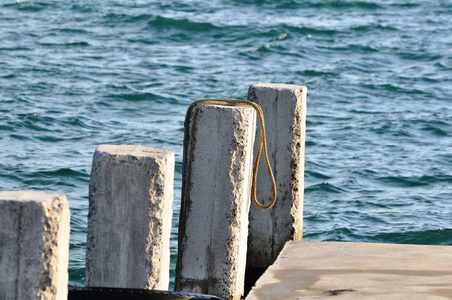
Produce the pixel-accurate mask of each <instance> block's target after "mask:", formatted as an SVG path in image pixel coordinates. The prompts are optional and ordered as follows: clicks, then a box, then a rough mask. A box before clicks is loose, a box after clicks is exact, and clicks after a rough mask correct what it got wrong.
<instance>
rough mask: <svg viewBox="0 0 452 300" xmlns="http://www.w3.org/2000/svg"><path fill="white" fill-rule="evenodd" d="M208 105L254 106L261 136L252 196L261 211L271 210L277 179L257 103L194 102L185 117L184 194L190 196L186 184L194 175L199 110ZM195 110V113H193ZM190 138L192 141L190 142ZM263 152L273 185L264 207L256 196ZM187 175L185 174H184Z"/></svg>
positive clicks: (242, 101) (263, 120)
mask: <svg viewBox="0 0 452 300" xmlns="http://www.w3.org/2000/svg"><path fill="white" fill-rule="evenodd" d="M207 105H220V106H244V105H250V106H252V107H253V108H254V109H255V110H256V112H257V115H258V117H259V123H260V129H261V132H260V135H259V144H258V149H257V155H256V160H255V161H254V167H253V177H252V185H251V194H252V200H253V202H254V204H255V205H256V206H257V207H259V208H260V209H269V208H271V207H272V206H273V205H274V204H275V202H276V196H277V194H276V182H275V178H274V176H273V172H272V169H271V165H270V161H269V159H268V153H267V137H266V134H265V119H264V112H263V111H262V108H261V107H260V105H259V104H257V103H255V102H251V101H248V100H232V99H207V100H198V101H195V102H193V103H192V104H191V105H190V106H189V108H188V110H187V115H186V116H185V133H186V134H185V137H184V165H183V170H184V172H185V170H187V169H186V167H187V166H186V164H187V163H188V164H189V166H188V170H187V171H188V173H187V176H186V180H185V181H184V182H183V184H182V193H183V194H184V196H188V195H187V194H188V189H186V183H187V182H188V181H189V178H190V177H191V173H192V168H193V166H192V164H191V162H192V161H193V154H194V141H195V132H196V124H197V116H198V112H199V110H200V109H201V108H202V107H204V106H207ZM193 109H194V111H193ZM192 111H193V117H192V126H191V128H188V127H189V125H188V124H189V122H190V116H191V114H192ZM188 132H189V133H190V135H189V136H188V135H187V133H188ZM189 138H190V141H188V140H189ZM188 142H190V151H189V154H190V157H189V159H188V160H187V159H186V158H187V153H186V151H187V149H188V147H187V146H188ZM262 150H263V151H264V159H265V165H266V167H267V171H268V175H269V176H270V181H271V185H272V192H273V195H272V200H271V201H270V203H269V204H267V205H264V204H261V203H260V202H259V200H257V196H256V184H257V173H258V170H259V161H260V158H261V154H262ZM184 174H185V173H184ZM184 198H185V199H187V198H186V197H184Z"/></svg>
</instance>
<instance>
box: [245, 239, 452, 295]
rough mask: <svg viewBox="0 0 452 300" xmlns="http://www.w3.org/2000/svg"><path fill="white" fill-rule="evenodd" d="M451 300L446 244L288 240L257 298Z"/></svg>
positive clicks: (451, 260) (451, 257)
mask: <svg viewBox="0 0 452 300" xmlns="http://www.w3.org/2000/svg"><path fill="white" fill-rule="evenodd" d="M331 296H335V299H382V300H383V299H411V300H414V299H438V300H439V299H452V246H421V245H394V244H371V243H341V242H288V243H287V245H286V246H285V247H284V249H283V251H282V252H281V254H280V255H279V257H278V259H277V260H276V261H275V263H274V264H273V265H272V266H271V267H270V268H269V269H267V271H266V272H265V273H264V275H263V276H262V277H261V278H260V279H259V280H258V281H257V283H256V286H255V287H254V288H253V290H252V291H251V292H250V294H249V295H248V297H247V298H246V299H247V300H257V299H259V300H260V299H324V298H329V297H331Z"/></svg>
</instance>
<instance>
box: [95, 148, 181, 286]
mask: <svg viewBox="0 0 452 300" xmlns="http://www.w3.org/2000/svg"><path fill="white" fill-rule="evenodd" d="M173 180H174V153H173V152H172V151H169V150H165V149H156V148H150V147H143V146H133V145H102V146H99V147H98V148H97V149H96V152H95V153H94V157H93V166H92V171H91V181H90V188H89V215H88V237H87V253H86V285H87V286H98V287H102V286H104V287H123V288H142V289H143V288H144V289H160V290H167V289H168V285H169V265H170V234H171V220H172V203H173Z"/></svg>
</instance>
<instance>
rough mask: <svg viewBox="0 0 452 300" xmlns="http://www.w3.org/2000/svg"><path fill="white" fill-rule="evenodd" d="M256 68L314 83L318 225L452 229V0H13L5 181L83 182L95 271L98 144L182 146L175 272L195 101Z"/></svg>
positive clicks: (272, 77) (2, 36) (7, 7)
mask: <svg viewBox="0 0 452 300" xmlns="http://www.w3.org/2000/svg"><path fill="white" fill-rule="evenodd" d="M255 82H274V83H290V84H299V85H306V86H307V87H308V117H307V137H306V175H305V188H306V189H305V199H304V238H305V240H310V241H312V240H316V241H355V242H384V243H404V244H440V245H451V244H452V212H451V211H452V137H451V136H452V1H451V0H436V1H422V0H383V1H376V0H362V1H358V0H272V1H271V0H211V1H200V0H186V1H182V0H175V1H169V0H166V1H151V0H146V1H144V0H135V1H133V0H130V1H120V0H101V1H88V0H73V1H57V0H36V1H35V0H22V1H15V0H0V147H1V148H0V149H1V150H0V189H1V190H38V191H52V192H58V193H65V194H67V197H68V199H69V203H70V207H71V214H72V220H71V244H70V264H69V272H70V282H71V283H72V284H83V282H84V265H85V262H84V259H85V258H84V255H85V239H86V225H87V211H88V183H89V174H90V168H91V159H92V154H93V152H94V150H95V148H96V146H97V145H100V144H107V143H108V144H139V145H145V146H152V147H161V148H167V149H170V150H172V151H174V152H175V153H176V170H175V171H176V173H175V202H174V219H173V230H172V235H171V253H172V264H171V277H172V278H174V265H175V258H176V249H177V220H178V210H179V207H180V192H181V191H180V190H181V168H182V166H181V160H182V141H183V119H184V115H185V111H186V109H187V107H188V105H189V104H190V103H191V102H192V101H194V100H197V99H203V98H220V97H221V98H241V99H245V98H246V97H247V89H248V86H249V85H250V84H252V83H255ZM262 184H265V183H262ZM131 218H133V216H131ZM172 280H173V279H172Z"/></svg>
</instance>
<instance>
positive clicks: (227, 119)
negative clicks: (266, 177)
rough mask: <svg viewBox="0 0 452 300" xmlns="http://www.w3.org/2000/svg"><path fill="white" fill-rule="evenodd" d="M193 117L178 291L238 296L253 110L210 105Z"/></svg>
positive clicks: (241, 279) (242, 269) (242, 272)
mask: <svg viewBox="0 0 452 300" xmlns="http://www.w3.org/2000/svg"><path fill="white" fill-rule="evenodd" d="M195 118H196V120H197V124H196V126H195V128H194V131H190V132H191V133H192V134H195V137H196V138H194V139H193V147H191V149H192V150H193V155H191V153H189V151H190V150H189V149H190V146H191V144H188V145H187V144H186V145H185V149H184V151H185V154H184V174H183V181H184V183H183V191H182V205H181V206H182V207H181V217H180V222H179V226H180V228H179V251H178V262H177V267H176V290H179V291H185V292H195V293H205V294H212V295H216V296H219V297H222V298H224V299H240V298H241V296H242V295H243V291H244V275H245V260H246V247H247V236H248V213H249V207H250V190H251V174H252V157H253V144H254V136H255V130H256V129H255V128H256V113H255V111H254V109H253V108H252V107H251V106H239V107H225V106H217V105H208V106H204V107H202V108H200V109H199V113H198V114H197V116H196V117H195ZM189 123H190V129H191V125H192V124H193V118H192V119H191V120H190V122H189ZM186 130H187V127H186Z"/></svg>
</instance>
